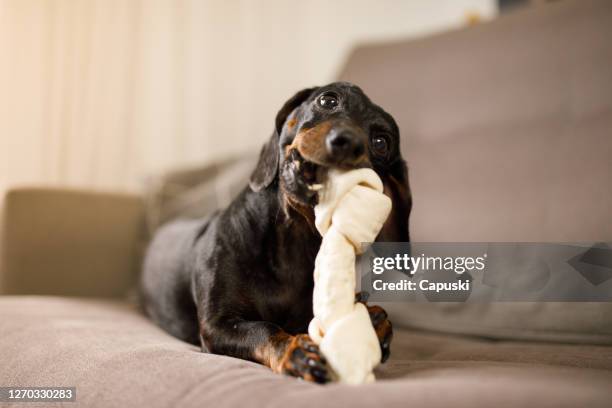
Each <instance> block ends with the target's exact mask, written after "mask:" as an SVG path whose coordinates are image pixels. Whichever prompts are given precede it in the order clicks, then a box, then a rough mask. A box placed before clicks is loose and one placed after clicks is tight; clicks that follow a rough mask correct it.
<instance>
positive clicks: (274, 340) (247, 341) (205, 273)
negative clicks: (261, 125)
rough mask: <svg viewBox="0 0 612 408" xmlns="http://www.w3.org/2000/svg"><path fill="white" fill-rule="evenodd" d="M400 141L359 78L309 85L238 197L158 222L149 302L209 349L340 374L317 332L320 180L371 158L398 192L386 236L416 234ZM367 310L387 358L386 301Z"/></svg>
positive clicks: (307, 371) (152, 313) (145, 293)
mask: <svg viewBox="0 0 612 408" xmlns="http://www.w3.org/2000/svg"><path fill="white" fill-rule="evenodd" d="M399 143H400V137H399V129H398V126H397V124H396V122H395V120H394V119H393V117H392V116H391V115H390V114H388V113H387V112H385V111H384V110H383V109H382V108H381V107H379V106H378V105H376V104H374V103H373V102H372V101H371V100H370V99H369V98H368V97H367V96H366V95H365V93H364V92H363V91H362V90H361V89H360V88H359V87H357V86H355V85H353V84H350V83H347V82H335V83H332V84H329V85H327V86H323V87H314V88H308V89H304V90H302V91H299V92H298V93H297V94H295V95H294V96H293V97H292V98H291V99H289V100H288V101H287V102H286V103H285V104H284V105H283V106H282V108H281V109H280V111H279V112H278V114H277V116H276V120H275V127H274V132H273V134H272V136H271V137H270V139H269V140H268V141H267V142H266V143H265V145H264V146H263V148H262V149H261V153H260V156H259V161H258V163H257V165H256V167H255V169H254V170H253V172H252V174H251V176H250V179H249V183H248V186H245V188H244V190H243V191H242V192H241V193H240V194H239V195H238V197H237V198H236V199H235V200H233V201H232V202H231V204H230V205H229V206H228V207H227V208H225V209H223V210H220V211H217V212H215V213H214V214H211V215H210V216H208V217H206V218H205V219H198V220H175V221H171V222H169V223H168V224H166V225H164V226H162V227H161V228H160V229H159V230H158V231H157V232H156V234H155V236H154V238H153V240H152V242H151V244H150V245H149V248H148V250H147V254H146V256H145V260H144V264H143V273H142V278H141V294H142V296H141V299H142V302H143V307H144V311H145V313H146V314H147V315H148V316H149V317H150V318H151V319H152V320H153V321H154V322H155V323H157V324H158V325H159V326H160V327H161V328H163V329H164V330H166V331H167V332H169V333H170V334H172V335H174V336H175V337H178V338H179V339H181V340H184V341H186V342H189V343H193V344H195V345H198V346H201V349H202V351H204V352H210V353H215V354H223V355H227V356H232V357H237V358H241V359H245V360H251V361H255V362H257V363H261V364H264V365H266V366H268V367H269V368H271V369H272V370H273V371H274V372H277V373H284V374H288V375H291V376H294V377H298V378H302V379H304V380H307V381H313V382H316V383H326V382H329V381H332V380H333V378H334V373H333V371H332V369H331V368H330V366H329V364H328V363H327V362H326V360H325V358H324V356H322V354H321V353H320V351H319V348H318V346H317V345H316V344H315V343H313V342H312V340H311V339H310V338H309V336H308V335H307V334H306V333H307V328H308V324H309V322H310V320H311V319H312V317H313V310H312V294H313V287H314V281H313V270H314V261H315V257H316V255H317V252H318V250H319V247H320V244H321V236H320V235H319V233H318V232H317V230H316V229H315V227H314V206H315V205H316V204H317V192H316V188H314V186H316V185H318V184H321V183H323V182H324V180H325V177H326V173H327V169H330V168H342V169H353V168H362V167H369V168H372V169H373V170H374V171H376V173H377V174H378V175H379V177H380V178H381V180H382V181H383V184H384V193H385V194H386V195H387V196H389V197H390V198H391V200H392V203H393V208H392V211H391V214H390V215H389V218H388V219H387V221H386V223H385V224H384V226H383V228H382V230H381V232H380V234H379V236H378V237H377V241H405V242H408V241H409V232H408V218H409V215H410V209H411V206H412V198H411V195H410V189H409V185H408V171H407V167H406V164H405V161H404V160H403V158H402V156H401V153H400V146H399ZM365 300H366V299H365V296H364V295H363V294H357V295H356V301H361V302H364V303H365ZM368 311H369V313H370V318H371V320H372V324H373V325H374V328H375V330H376V333H377V336H378V338H379V340H380V345H381V351H382V362H384V361H385V360H386V359H387V358H388V356H389V353H390V342H391V338H392V334H393V330H392V325H391V322H390V321H389V320H388V319H387V314H386V312H385V311H384V310H383V309H382V308H381V307H380V306H368Z"/></svg>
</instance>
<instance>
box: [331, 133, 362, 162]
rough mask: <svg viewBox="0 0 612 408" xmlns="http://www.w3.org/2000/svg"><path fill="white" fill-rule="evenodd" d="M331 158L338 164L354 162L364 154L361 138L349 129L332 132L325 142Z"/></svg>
mask: <svg viewBox="0 0 612 408" xmlns="http://www.w3.org/2000/svg"><path fill="white" fill-rule="evenodd" d="M325 147H326V148H327V152H328V153H329V155H330V156H331V158H332V159H333V160H335V161H338V162H351V161H355V160H357V159H359V158H361V156H362V155H363V153H364V152H365V145H364V142H363V138H362V137H360V136H359V135H358V134H357V133H356V132H355V131H353V130H351V129H338V130H332V131H331V132H330V133H329V135H328V136H327V139H326V140H325Z"/></svg>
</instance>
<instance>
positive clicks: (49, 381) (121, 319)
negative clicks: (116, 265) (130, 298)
mask: <svg viewBox="0 0 612 408" xmlns="http://www.w3.org/2000/svg"><path fill="white" fill-rule="evenodd" d="M0 333H2V335H1V336H0V365H1V367H2V369H1V370H0V384H2V385H3V386H75V387H76V400H77V402H76V404H75V406H83V407H108V406H121V407H140V406H146V407H151V408H156V407H202V406H215V407H243V406H245V404H246V405H248V406H264V405H265V406H277V407H284V406H293V407H308V408H312V407H338V406H352V407H372V406H385V407H396V406H397V407H400V406H401V407H406V406H409V407H412V408H418V407H426V408H436V407H440V408H442V407H443V408H447V407H448V406H453V407H455V408H461V407H466V408H468V407H469V408H471V407H473V406H474V405H475V404H476V403H477V404H479V405H480V406H496V407H516V406H534V407H535V406H537V407H540V408H545V407H555V408H559V407H576V406H589V407H591V408H596V407H608V406H609V397H610V394H609V391H610V389H612V371H610V370H612V348H610V347H599V346H584V345H583V346H571V345H550V344H545V343H522V342H491V341H483V340H478V339H473V338H467V337H454V336H450V335H434V334H426V333H419V332H408V331H404V330H399V331H397V333H396V336H395V340H394V343H393V346H392V353H391V359H390V360H389V362H388V363H386V364H385V365H384V366H383V367H382V368H380V369H379V370H378V372H377V375H378V377H379V379H380V380H379V381H377V382H376V383H374V384H368V385H363V386H348V385H339V384H332V385H326V386H319V385H315V384H311V383H306V382H303V381H298V380H295V379H293V378H290V377H285V376H280V375H276V374H273V373H272V372H271V371H270V370H268V369H267V368H265V367H263V366H260V365H258V364H255V363H251V362H247V361H243V360H238V359H234V358H231V357H225V356H217V355H211V354H204V353H201V352H200V351H199V350H198V348H197V347H195V346H192V345H190V344H187V343H184V342H181V341H179V340H177V339H175V338H173V337H171V336H170V335H168V334H166V333H165V332H163V331H162V330H161V329H159V328H158V327H156V326H154V325H153V324H152V323H151V322H150V321H149V320H147V319H146V318H145V317H143V316H142V315H141V314H140V313H139V312H138V311H137V310H136V309H135V308H134V307H132V306H130V305H128V304H125V303H121V302H116V301H100V300H80V299H74V298H73V299H68V298H56V297H35V296H28V297H25V296H3V297H0ZM71 406H72V405H71Z"/></svg>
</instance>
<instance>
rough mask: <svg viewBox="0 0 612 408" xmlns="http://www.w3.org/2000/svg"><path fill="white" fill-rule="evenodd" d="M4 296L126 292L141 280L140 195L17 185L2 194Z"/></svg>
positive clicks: (0, 289) (0, 278)
mask: <svg viewBox="0 0 612 408" xmlns="http://www.w3.org/2000/svg"><path fill="white" fill-rule="evenodd" d="M1 233H2V240H1V251H0V252H1V253H2V255H1V256H0V294H49V295H66V296H94V297H115V298H117V297H124V296H125V295H126V294H128V292H129V291H130V290H132V289H133V285H134V283H135V281H136V280H137V276H138V273H139V268H140V257H141V253H142V250H143V246H144V244H145V243H144V239H143V237H144V208H143V205H142V200H141V199H140V198H138V197H136V196H131V195H124V194H111V193H99V192H84V191H72V190H64V189H50V188H20V189H15V190H12V191H9V192H8V193H7V195H6V197H5V198H4V205H3V221H2V230H1Z"/></svg>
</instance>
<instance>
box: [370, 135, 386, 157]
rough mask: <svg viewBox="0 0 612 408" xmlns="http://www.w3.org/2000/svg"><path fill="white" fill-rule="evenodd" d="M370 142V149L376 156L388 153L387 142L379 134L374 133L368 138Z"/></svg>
mask: <svg viewBox="0 0 612 408" xmlns="http://www.w3.org/2000/svg"><path fill="white" fill-rule="evenodd" d="M370 143H371V144H372V150H373V151H374V153H375V154H376V155H378V156H383V157H384V156H386V155H387V153H389V143H388V142H387V138H386V137H384V136H381V135H374V136H372V139H371V140H370Z"/></svg>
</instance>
